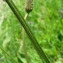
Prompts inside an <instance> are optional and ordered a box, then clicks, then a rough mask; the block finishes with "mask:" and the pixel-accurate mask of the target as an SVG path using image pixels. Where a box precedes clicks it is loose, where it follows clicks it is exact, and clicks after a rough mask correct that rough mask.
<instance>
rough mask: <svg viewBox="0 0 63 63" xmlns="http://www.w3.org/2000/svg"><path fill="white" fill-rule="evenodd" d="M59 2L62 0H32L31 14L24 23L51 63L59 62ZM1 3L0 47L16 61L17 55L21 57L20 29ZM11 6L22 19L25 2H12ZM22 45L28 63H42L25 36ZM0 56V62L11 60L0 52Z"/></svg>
mask: <svg viewBox="0 0 63 63" xmlns="http://www.w3.org/2000/svg"><path fill="white" fill-rule="evenodd" d="M13 1H14V0H13ZM62 2H63V1H62V0H60V1H58V0H55V1H53V0H49V1H46V0H42V1H41V0H36V1H35V0H34V8H33V11H32V12H31V13H30V15H29V17H28V18H27V23H28V25H29V26H30V28H31V30H32V31H33V33H34V35H35V37H36V39H37V40H38V42H39V44H40V46H41V47H42V48H43V50H44V52H45V53H46V55H47V56H48V58H49V59H50V60H51V62H52V61H53V63H58V62H59V63H62V62H63V59H62V58H63V56H62V55H63V51H62V48H63V45H62V44H63V28H62V26H63V18H62V16H63V15H62V13H60V12H61V11H62V7H63V4H62ZM2 3H3V2H2ZM2 3H1V2H0V38H1V39H0V45H1V46H2V47H4V49H5V50H6V51H7V52H9V53H10V55H11V56H13V57H14V58H15V59H16V60H17V59H18V57H17V53H19V52H20V53H21V54H23V53H22V52H21V50H22V49H19V47H20V42H21V41H22V35H21V32H22V30H21V28H22V26H21V25H20V23H19V22H18V20H17V18H16V17H15V15H14V14H13V12H12V11H11V9H10V8H9V7H8V5H7V4H6V3H3V4H2ZM14 3H15V5H16V6H17V8H18V9H19V11H20V13H21V14H22V16H23V17H24V15H25V13H26V12H25V9H24V7H25V6H24V5H25V1H24V0H22V1H21V0H16V1H14ZM26 45H27V51H28V55H29V60H30V63H42V62H41V60H40V58H39V57H38V55H37V53H36V51H35V50H34V48H33V46H32V44H31V42H30V41H29V39H28V37H27V36H26ZM0 53H1V54H0V55H1V58H2V57H3V61H2V62H3V63H5V61H6V60H7V62H10V63H12V61H11V59H9V58H8V56H7V55H4V54H3V52H2V51H1V50H0ZM5 58H6V59H5ZM21 58H22V61H25V60H24V59H25V58H24V59H23V57H21ZM4 60H5V61H4Z"/></svg>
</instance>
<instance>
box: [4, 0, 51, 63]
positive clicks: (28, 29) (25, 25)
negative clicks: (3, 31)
mask: <svg viewBox="0 0 63 63" xmlns="http://www.w3.org/2000/svg"><path fill="white" fill-rule="evenodd" d="M5 1H6V2H7V4H8V5H9V7H10V8H11V9H12V11H13V13H14V14H15V16H16V17H17V19H18V20H19V22H20V24H21V25H22V26H23V28H24V29H25V31H26V33H27V34H28V37H29V39H30V40H31V42H32V44H33V46H34V48H35V49H36V51H37V53H38V55H39V56H40V58H41V59H42V60H43V59H44V61H45V62H46V63H50V61H49V59H48V58H47V56H46V54H45V53H44V51H43V50H42V48H41V47H40V45H39V43H38V41H37V40H36V38H35V37H34V34H33V33H32V31H31V29H30V27H29V26H28V24H27V23H26V21H25V20H24V19H23V17H22V15H21V14H20V12H19V10H18V9H17V7H16V6H15V4H14V3H13V1H12V0H5Z"/></svg>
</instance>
